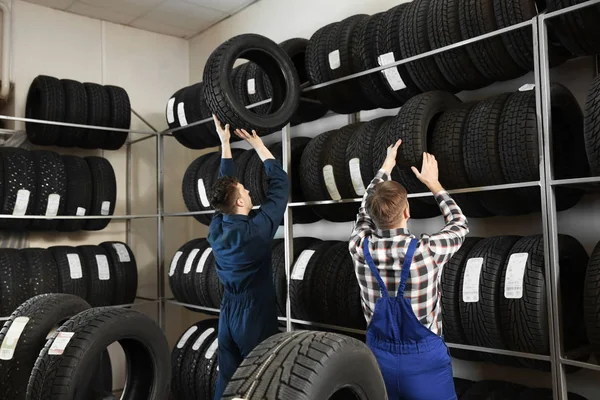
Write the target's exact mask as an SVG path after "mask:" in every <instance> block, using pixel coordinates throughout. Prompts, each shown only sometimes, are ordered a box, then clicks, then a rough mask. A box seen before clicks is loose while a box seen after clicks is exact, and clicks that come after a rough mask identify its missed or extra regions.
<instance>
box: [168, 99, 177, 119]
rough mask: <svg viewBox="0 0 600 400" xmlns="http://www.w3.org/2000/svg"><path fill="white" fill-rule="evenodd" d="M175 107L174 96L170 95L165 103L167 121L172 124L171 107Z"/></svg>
mask: <svg viewBox="0 0 600 400" xmlns="http://www.w3.org/2000/svg"><path fill="white" fill-rule="evenodd" d="M174 107H175V97H171V98H170V99H169V102H168V103H167V122H168V123H169V124H172V123H173V122H175V112H174V110H173V108H174Z"/></svg>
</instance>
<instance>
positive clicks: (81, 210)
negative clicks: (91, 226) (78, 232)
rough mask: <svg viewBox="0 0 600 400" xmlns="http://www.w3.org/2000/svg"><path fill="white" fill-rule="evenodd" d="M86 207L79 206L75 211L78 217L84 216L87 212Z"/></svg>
mask: <svg viewBox="0 0 600 400" xmlns="http://www.w3.org/2000/svg"><path fill="white" fill-rule="evenodd" d="M86 211H87V210H86V209H85V208H83V207H77V211H76V212H75V215H77V216H78V217H83V216H84V215H85V213H86Z"/></svg>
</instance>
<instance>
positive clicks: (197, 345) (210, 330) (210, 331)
mask: <svg viewBox="0 0 600 400" xmlns="http://www.w3.org/2000/svg"><path fill="white" fill-rule="evenodd" d="M214 331H215V329H214V328H208V329H207V330H205V331H204V332H202V335H200V337H199V338H198V339H197V340H196V341H195V342H194V345H193V346H192V350H194V351H198V349H200V346H202V343H204V342H205V341H206V339H208V337H209V336H210V335H212V334H213V332H214Z"/></svg>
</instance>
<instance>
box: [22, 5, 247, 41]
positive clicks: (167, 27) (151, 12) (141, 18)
mask: <svg viewBox="0 0 600 400" xmlns="http://www.w3.org/2000/svg"><path fill="white" fill-rule="evenodd" d="M24 1H26V2H28V3H34V4H39V5H42V6H46V7H51V8H55V9H58V10H63V11H66V12H70V13H74V14H79V15H85V16H87V17H91V18H96V19H101V20H104V21H109V22H114V23H116V24H121V25H127V26H131V27H134V28H139V29H143V30H146V31H151V32H158V33H162V34H165V35H170V36H177V37H181V38H190V37H192V36H195V35H197V34H198V33H200V32H202V31H204V30H206V29H208V28H209V27H210V26H212V25H214V24H216V23H217V22H219V21H221V20H222V19H224V18H226V17H228V16H230V15H233V14H235V13H236V12H238V11H240V10H242V9H243V8H245V7H247V6H248V5H250V4H252V3H254V2H255V1H257V0H24Z"/></svg>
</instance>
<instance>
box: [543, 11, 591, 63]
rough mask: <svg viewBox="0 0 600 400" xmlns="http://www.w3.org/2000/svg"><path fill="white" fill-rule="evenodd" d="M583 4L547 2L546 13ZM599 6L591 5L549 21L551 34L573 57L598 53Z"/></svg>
mask: <svg viewBox="0 0 600 400" xmlns="http://www.w3.org/2000/svg"><path fill="white" fill-rule="evenodd" d="M581 3H583V1H582V0H548V1H547V4H548V11H549V12H552V11H556V10H560V9H562V8H565V7H570V6H574V5H576V4H581ZM599 20H600V6H599V5H597V4H596V5H593V6H591V7H586V8H583V9H581V10H579V11H575V12H572V13H569V14H564V15H560V16H558V17H557V18H553V19H551V20H549V22H548V23H549V26H550V30H551V32H554V33H555V35H556V37H557V38H558V40H559V41H560V43H561V44H562V45H563V46H564V47H565V48H566V49H568V50H569V52H571V53H572V54H574V55H575V56H587V55H595V54H598V53H600V39H599V37H600V35H599V34H600V28H599V27H598V21H599ZM551 54H552V53H551Z"/></svg>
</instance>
